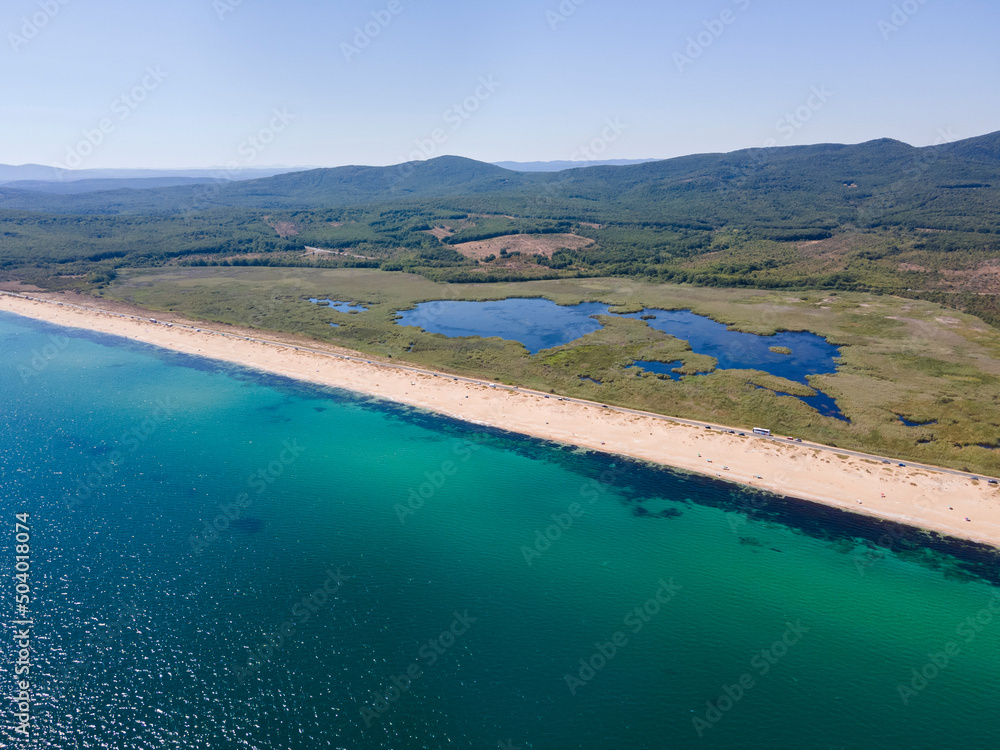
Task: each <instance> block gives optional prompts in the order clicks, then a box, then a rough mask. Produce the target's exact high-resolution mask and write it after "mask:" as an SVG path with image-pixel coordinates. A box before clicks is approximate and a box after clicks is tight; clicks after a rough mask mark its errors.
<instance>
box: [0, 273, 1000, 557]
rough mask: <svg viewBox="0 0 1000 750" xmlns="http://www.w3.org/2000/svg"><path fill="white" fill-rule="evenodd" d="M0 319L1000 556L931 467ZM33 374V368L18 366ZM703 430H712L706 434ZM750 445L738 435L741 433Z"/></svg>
mask: <svg viewBox="0 0 1000 750" xmlns="http://www.w3.org/2000/svg"><path fill="white" fill-rule="evenodd" d="M0 311H6V312H11V313H15V314H18V315H22V316H25V317H29V318H35V319H37V320H43V321H47V322H49V323H54V324H57V325H61V326H67V327H71V328H83V329H88V330H92V331H99V332H103V333H108V334H114V335H118V336H124V337H127V338H130V339H134V340H136V341H142V342H145V343H148V344H153V345H156V346H161V347H165V348H168V349H173V350H175V351H180V352H186V353H188V354H195V355H199V356H203V357H210V358H214V359H218V360H224V361H227V362H234V363H238V364H240V365H245V366H248V367H251V368H254V369H257V370H261V371H264V372H269V373H274V374H278V375H283V376H286V377H289V378H294V379H298V380H303V381H309V382H312V383H318V384H322V385H326V386H334V387H338V388H346V389H349V390H352V391H355V392H359V393H364V394H368V395H372V396H377V397H380V398H385V399H389V400H392V401H395V402H398V403H401V404H407V405H410V406H415V407H419V408H424V409H429V410H431V411H435V412H438V413H441V414H445V415H448V416H452V417H455V418H458V419H461V420H465V421H468V422H473V423H477V424H483V425H490V426H494V427H499V428H502V429H505V430H511V431H513V432H518V433H522V434H525V435H532V436H535V437H539V438H544V439H548V440H554V441H558V442H562V443H569V444H573V445H578V446H582V447H585V448H590V449H593V450H598V451H606V452H609V453H616V454H620V455H624V456H630V457H632V458H637V459H641V460H644V461H650V462H653V463H657V464H662V465H666V466H671V467H675V468H679V469H684V470H687V471H691V472H695V473H698V474H704V475H707V476H712V477H717V478H722V479H726V480H728V481H733V482H738V483H741V484H744V485H748V486H752V487H757V488H760V489H764V490H768V491H770V492H774V493H777V494H779V495H787V496H791V497H795V498H800V499H803V500H808V501H812V502H817V503H823V504H826V505H830V506H834V507H837V508H841V509H844V510H847V511H850V512H853V513H861V514H865V515H870V516H876V517H879V518H882V519H886V520H890V521H895V522H898V523H903V524H908V525H911V526H916V527H920V528H924V529H928V530H933V531H937V532H939V533H942V534H946V535H949V536H954V537H959V538H962V539H967V540H971V541H976V542H981V543H984V544H989V545H992V546H994V547H1000V488H998V486H997V485H990V484H988V483H987V482H986V481H985V479H983V478H980V481H975V478H974V477H973V476H972V475H969V474H965V473H963V472H958V471H954V470H950V469H943V468H939V467H930V466H922V465H916V464H909V463H908V464H907V466H905V467H904V466H900V465H897V462H895V461H892V462H890V463H884V460H885V459H883V458H881V457H876V456H867V455H865V454H861V453H856V452H852V451H846V450H843V449H839V448H833V447H829V446H822V445H816V444H811V443H797V442H790V441H788V440H787V439H782V438H770V437H762V436H755V435H752V434H751V433H750V431H749V430H745V429H735V431H734V432H730V429H731V428H727V427H724V426H721V425H709V423H705V422H692V421H688V420H681V419H675V418H670V417H664V416H661V415H657V414H649V413H646V412H640V411H634V410H629V409H623V408H616V407H608V406H604V405H602V404H597V403H593V402H587V401H582V400H579V399H569V398H563V397H558V396H553V395H549V394H544V393H539V392H535V391H529V390H525V389H520V388H517V387H513V386H506V385H502V384H499V383H490V382H488V381H482V380H476V379H471V378H464V377H456V376H453V375H447V374H445V373H438V372H432V371H428V370H422V369H419V368H415V367H408V366H406V365H400V364H396V363H391V362H381V361H377V359H375V358H370V357H365V356H364V355H360V354H358V353H356V352H350V351H347V350H343V349H337V348H336V347H332V346H331V347H327V346H325V345H324V344H322V343H319V342H314V341H308V340H305V339H301V340H300V339H297V338H295V337H280V338H279V337H278V334H274V335H273V336H271V335H268V336H267V337H266V338H265V337H264V335H263V334H260V333H259V332H258V333H248V332H246V331H238V330H237V329H234V328H228V327H225V326H213V327H212V328H208V327H206V326H205V325H203V324H201V323H197V322H191V321H181V320H177V319H171V320H169V321H161V320H155V319H153V318H149V317H142V316H141V315H139V314H135V313H132V314H129V313H123V312H115V311H111V310H102V309H97V308H94V307H90V306H89V303H88V306H86V307H84V306H79V305H74V304H70V303H68V302H65V301H63V300H60V299H58V298H45V297H41V296H38V295H32V296H27V295H18V294H12V293H2V294H0ZM26 366H29V367H30V364H28V363H26ZM706 426H710V427H711V429H706ZM741 432H743V433H746V434H745V435H741V434H739V433H741Z"/></svg>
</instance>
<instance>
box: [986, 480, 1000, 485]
mask: <svg viewBox="0 0 1000 750" xmlns="http://www.w3.org/2000/svg"><path fill="white" fill-rule="evenodd" d="M989 483H990V484H1000V482H997V480H996V479H991V480H990V481H989Z"/></svg>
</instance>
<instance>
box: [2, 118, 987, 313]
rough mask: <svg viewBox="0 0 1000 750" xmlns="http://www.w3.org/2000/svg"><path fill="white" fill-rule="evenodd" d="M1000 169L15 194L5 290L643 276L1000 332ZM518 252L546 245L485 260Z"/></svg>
mask: <svg viewBox="0 0 1000 750" xmlns="http://www.w3.org/2000/svg"><path fill="white" fill-rule="evenodd" d="M998 170H1000V134H992V135H988V136H982V137H980V138H974V139H969V140H966V141H959V142H955V143H951V144H946V145H942V146H934V147H928V148H913V147H911V146H908V145H906V144H904V143H900V142H898V141H891V140H880V141H872V142H869V143H864V144H860V145H856V146H844V145H836V144H824V145H817V146H804V147H788V148H768V149H754V150H748V151H738V152H734V153H731V154H705V155H698V156H689V157H682V158H678V159H670V160H666V161H659V162H649V163H644V164H635V165H627V166H601V167H589V168H580V169H568V170H564V171H561V172H552V173H544V172H533V173H528V172H514V171H510V170H507V169H503V168H501V167H497V166H493V165H489V164H483V163H480V162H475V161H472V160H468V159H462V158H459V157H441V158H437V159H432V160H430V161H426V162H413V163H409V164H402V165H397V166H393V167H342V168H337V169H316V170H310V171H306V172H298V173H289V174H282V175H277V176H274V177H267V178H262V179H256V180H247V181H243V182H237V183H222V182H216V183H205V184H191V185H178V186H171V187H152V188H144V189H130V188H120V189H115V190H100V191H95V192H76V193H71V194H58V193H54V192H52V191H45V190H42V189H35V190H24V189H17V188H10V187H0V280H23V281H29V282H32V283H35V284H37V285H39V286H43V287H45V288H64V287H72V288H79V289H88V288H94V287H99V286H101V285H102V284H106V283H108V282H109V281H111V280H112V279H114V277H115V275H116V273H117V272H118V271H119V270H121V269H122V268H143V267H158V266H171V265H261V266H275V267H299V266H315V267H324V268H336V267H369V268H381V269H383V270H388V271H409V272H414V273H418V274H421V275H424V276H426V277H427V278H430V279H433V280H435V281H445V282H501V281H516V280H521V279H545V278H559V277H585V276H634V277H640V278H643V279H647V280H651V281H670V282H683V283H691V284H696V285H706V286H725V287H755V288H773V289H809V288H818V289H840V290H862V291H874V292H884V293H893V294H900V295H904V296H911V297H921V298H926V299H930V300H933V301H936V302H940V303H942V304H945V305H950V306H952V307H956V308H959V309H962V310H965V311H968V312H971V313H973V314H976V315H978V316H980V317H982V318H983V319H985V320H987V321H989V322H991V323H992V324H994V325H1000V309H998V306H997V296H996V292H997V286H998V284H997V282H998V280H1000V265H998V264H1000V183H998V179H997V178H998V174H1000V172H998ZM521 236H527V237H528V238H531V239H532V242H530V243H528V244H526V245H523V244H511V245H510V248H507V247H501V248H499V249H497V250H496V251H495V252H494V251H492V250H489V248H488V247H487V246H486V245H483V246H482V247H486V248H487V249H486V250H482V249H481V248H480V246H478V245H476V244H475V243H488V242H490V241H492V240H496V239H498V238H500V239H503V238H512V237H521ZM570 240H571V241H570ZM469 243H472V244H469ZM501 244H503V243H501ZM490 247H492V246H490ZM487 251H488V254H487Z"/></svg>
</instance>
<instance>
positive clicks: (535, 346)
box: [397, 299, 845, 419]
mask: <svg viewBox="0 0 1000 750" xmlns="http://www.w3.org/2000/svg"><path fill="white" fill-rule="evenodd" d="M611 314H613V313H611V312H610V311H609V306H608V305H604V304H601V303H597V302H585V303H582V304H579V305H572V306H562V305H557V304H556V303H555V302H552V301H551V300H546V299H505V300H499V301H494V302H465V301H452V300H438V301H434V302H423V303H420V304H418V305H416V306H415V307H414V308H413V309H412V310H405V311H403V312H401V313H400V314H399V315H400V317H399V319H398V320H397V322H398V323H399V325H404V326H419V327H420V328H423V329H424V330H425V331H428V332H429V333H440V334H443V335H445V336H449V337H457V336H481V337H484V338H487V337H491V336H497V337H499V338H502V339H507V340H510V341H519V342H520V343H522V344H524V346H525V348H527V350H528V351H529V352H530V353H531V354H537V353H538V352H539V351H541V350H542V349H548V348H551V347H554V346H562V345H564V344H568V343H570V342H571V341H575V340H576V339H578V338H580V337H581V336H583V335H585V334H587V333H592V332H593V331H596V330H598V329H600V328H601V324H600V323H599V322H598V321H597V320H596V319H595V318H594V317H592V316H595V315H611ZM650 316H653V317H650ZM621 317H626V318H635V319H642V318H644V317H645V318H648V319H647V320H646V322H647V324H648V325H649V326H650V327H651V328H655V329H656V330H658V331H663V332H664V333H667V334H669V335H671V336H674V337H676V338H678V339H682V340H684V341H687V342H689V343H690V344H691V349H692V350H693V351H694V352H695V353H697V354H706V355H708V356H710V357H715V358H716V360H718V365H717V368H718V369H720V370H762V371H763V372H767V373H770V374H771V375H776V376H778V377H781V378H786V379H788V380H793V381H795V382H797V383H803V384H805V385H809V381H808V380H807V376H808V375H823V374H829V373H834V372H836V371H837V362H836V359H837V357H838V356H840V351H839V349H838V348H837V347H836V346H834V345H833V344H830V343H828V342H827V341H826V340H825V339H824V338H822V337H820V336H817V335H816V334H814V333H808V332H805V331H782V332H780V333H777V334H775V335H773V336H757V335H755V334H751V333H741V332H740V331H731V330H729V329H728V327H727V326H725V325H724V324H722V323H717V322H716V321H714V320H712V319H711V318H706V317H704V316H702V315H695V314H694V313H692V312H691V311H690V310H657V309H652V308H649V309H645V310H642V311H641V312H637V313H629V314H626V315H622V316H621ZM772 347H786V348H788V349H790V350H791V354H779V353H777V352H773V351H771V348H772ZM636 364H637V365H638V366H640V367H641V368H643V369H647V370H649V371H651V372H661V373H665V374H667V375H669V376H670V377H671V379H673V380H679V379H680V377H681V376H680V375H679V374H678V373H675V372H672V370H673V368H674V367H676V366H677V365H671V364H670V363H649V362H640V363H636ZM663 365H667V366H666V367H664V366H663ZM779 395H787V394H779ZM802 401H804V402H805V403H807V404H808V405H810V406H812V407H813V408H815V409H817V410H818V411H819V412H820V413H821V414H824V415H825V416H832V417H836V418H838V419H845V417H844V416H843V414H842V413H841V412H840V409H839V408H837V406H836V403H835V402H834V400H833V398H831V397H830V396H827V395H825V394H822V393H818V394H817V395H816V396H812V397H807V398H802Z"/></svg>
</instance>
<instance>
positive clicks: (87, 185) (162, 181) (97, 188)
mask: <svg viewBox="0 0 1000 750" xmlns="http://www.w3.org/2000/svg"><path fill="white" fill-rule="evenodd" d="M243 179H247V178H243ZM230 181H231V180H220V179H213V178H211V177H179V176H178V177H134V178H120V179H114V178H106V179H96V180H67V181H58V180H57V181H55V182H44V181H42V180H15V181H14V182H7V183H4V184H3V187H5V188H12V189H14V190H32V191H35V192H39V193H58V194H62V195H68V194H71V193H97V192H101V191H106V190H122V189H127V190H145V189H149V188H164V187H177V186H179V185H203V184H206V183H215V182H230Z"/></svg>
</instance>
